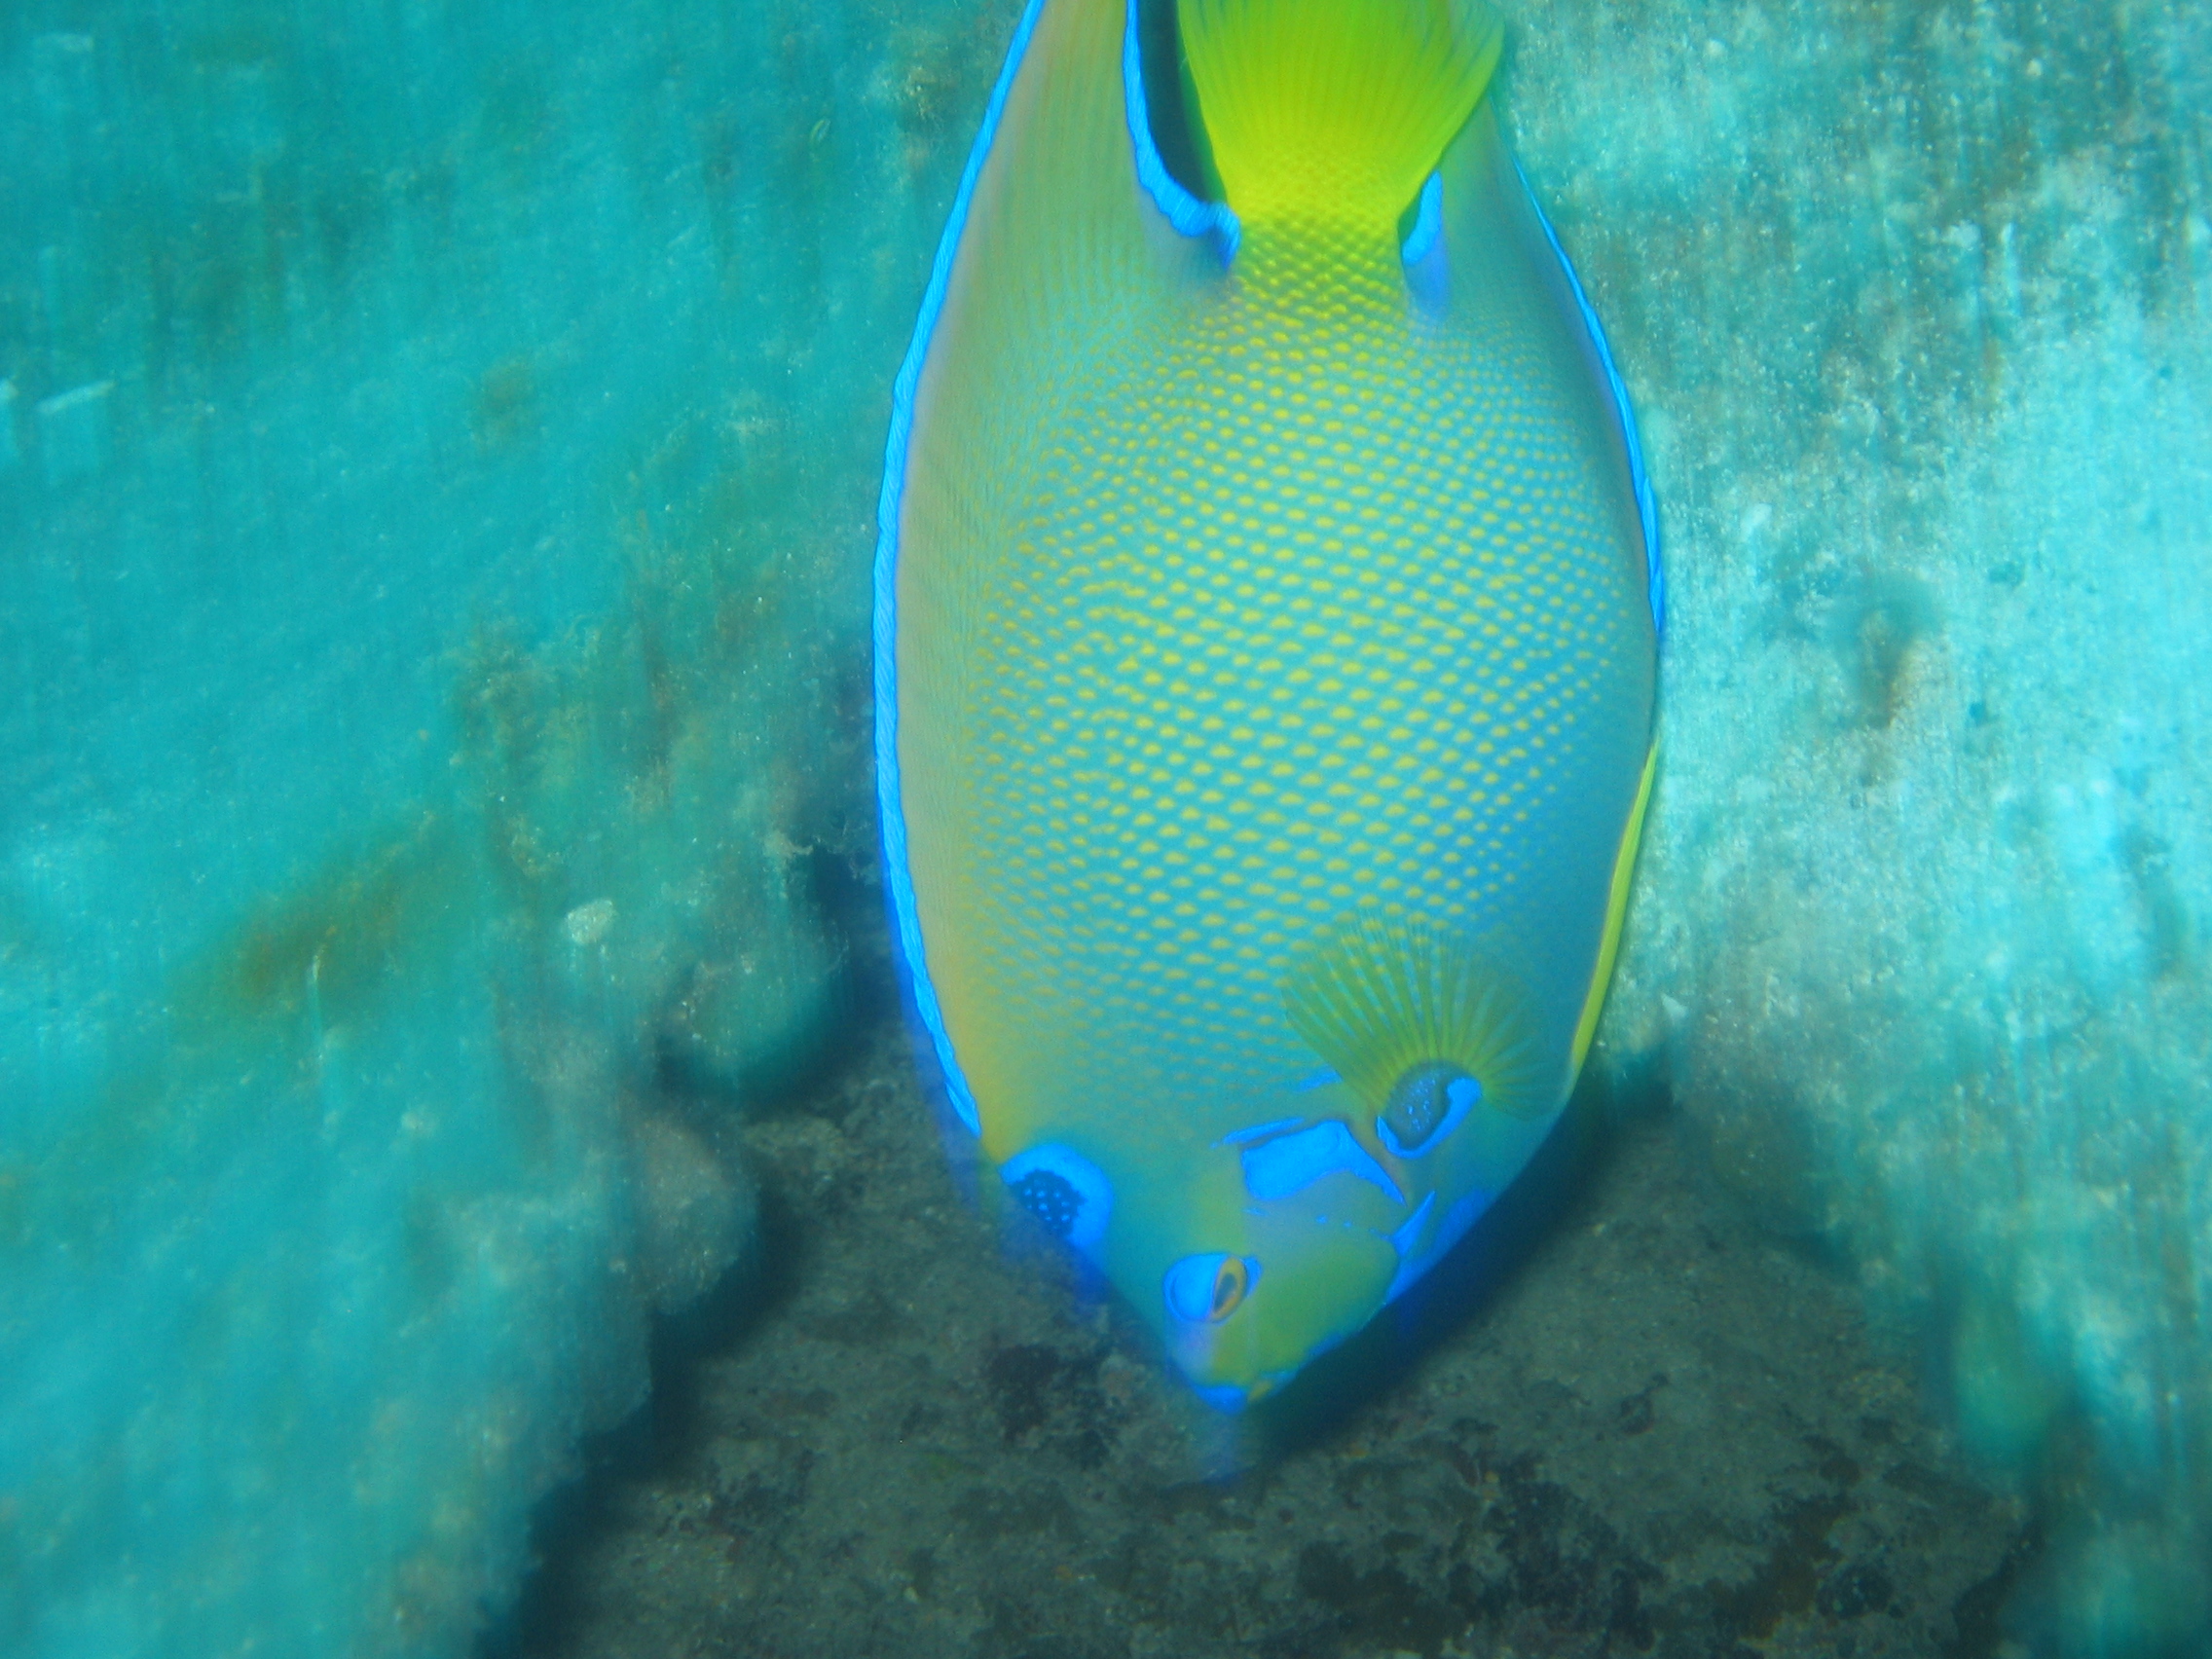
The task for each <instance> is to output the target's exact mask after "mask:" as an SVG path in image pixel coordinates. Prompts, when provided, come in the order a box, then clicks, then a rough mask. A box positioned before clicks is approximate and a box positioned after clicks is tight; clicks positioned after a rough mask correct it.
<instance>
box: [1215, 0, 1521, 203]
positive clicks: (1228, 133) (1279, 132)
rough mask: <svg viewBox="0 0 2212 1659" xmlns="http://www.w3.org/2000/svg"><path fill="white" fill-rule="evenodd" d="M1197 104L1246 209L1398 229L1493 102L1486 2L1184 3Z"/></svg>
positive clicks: (1490, 17) (1491, 28)
mask: <svg viewBox="0 0 2212 1659" xmlns="http://www.w3.org/2000/svg"><path fill="white" fill-rule="evenodd" d="M1177 16H1178V18H1179V21H1180V24H1181V28H1182V35H1183V50H1184V52H1185V54H1186V55H1187V57H1188V59H1189V62H1190V67H1191V80H1192V83H1193V85H1194V87H1195V88H1196V89H1197V92H1198V112H1199V117H1200V119H1201V121H1202V122H1203V123H1204V127H1205V136H1206V139H1207V141H1208V143H1209V144H1210V146H1211V149H1212V155H1213V163H1214V166H1215V168H1216V170H1217V171H1218V172H1219V174H1220V176H1221V185H1222V191H1223V193H1224V194H1225V195H1226V196H1227V197H1228V199H1229V205H1230V206H1231V207H1232V208H1234V209H1235V212H1236V214H1237V216H1238V217H1239V218H1244V219H1254V218H1257V219H1266V218H1270V217H1275V216H1285V215H1288V216H1298V215H1310V216H1317V217H1326V218H1351V219H1361V220H1372V221H1375V222H1378V223H1381V224H1385V225H1386V224H1392V223H1394V222H1395V221H1396V220H1397V217H1398V215H1399V214H1400V213H1402V212H1404V211H1405V209H1406V207H1407V205H1408V204H1409V203H1412V202H1413V200H1414V199H1415V197H1416V196H1417V195H1419V191H1420V187H1421V181H1422V180H1423V179H1425V178H1426V177H1427V176H1428V174H1429V172H1430V171H1431V170H1432V169H1433V168H1434V167H1435V166H1436V164H1437V160H1438V158H1439V157H1441V156H1442V155H1443V154H1444V147H1445V146H1446V145H1447V144H1449V143H1450V142H1451V141H1452V138H1453V135H1454V134H1455V133H1456V132H1457V131H1458V130H1459V129H1460V128H1461V127H1463V126H1464V125H1465V124H1466V120H1467V117H1468V116H1469V115H1471V114H1472V113H1474V108H1475V105H1476V104H1477V103H1479V102H1480V101H1481V100H1482V95H1483V90H1484V88H1485V87H1487V86H1488V85H1489V84H1490V77H1491V72H1492V70H1493V69H1494V68H1495V67H1496V65H1497V57H1498V53H1499V51H1500V50H1501V48H1502V46H1503V44H1504V25H1503V24H1502V23H1501V22H1500V21H1499V19H1498V18H1497V15H1496V14H1495V13H1494V12H1493V11H1492V10H1491V9H1490V7H1489V6H1488V5H1486V4H1484V0H1178V11H1177Z"/></svg>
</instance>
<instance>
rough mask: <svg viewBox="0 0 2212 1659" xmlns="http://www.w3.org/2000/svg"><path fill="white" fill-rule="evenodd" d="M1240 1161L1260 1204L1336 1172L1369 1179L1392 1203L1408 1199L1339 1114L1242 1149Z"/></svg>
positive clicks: (1246, 1182) (1301, 1189)
mask: <svg viewBox="0 0 2212 1659" xmlns="http://www.w3.org/2000/svg"><path fill="white" fill-rule="evenodd" d="M1242 1159H1243V1163H1244V1190H1245V1191H1246V1192H1247V1193H1249V1194H1251V1195H1252V1197H1254V1198H1258V1199H1259V1200H1260V1201H1261V1202H1262V1203H1266V1202H1268V1201H1269V1200H1271V1199H1274V1198H1289V1197H1290V1195H1291V1194H1293V1193H1300V1192H1304V1191H1305V1190H1306V1189H1307V1188H1308V1187H1310V1186H1312V1185H1313V1183H1314V1182H1316V1181H1318V1180H1320V1179H1321V1177H1322V1176H1324V1175H1329V1174H1333V1173H1335V1172H1336V1171H1338V1170H1342V1171H1344V1172H1345V1173H1346V1174H1347V1175H1356V1176H1358V1177H1359V1178H1360V1179H1361V1180H1362V1181H1371V1182H1373V1183H1374V1184H1375V1185H1376V1186H1378V1187H1380V1188H1382V1189H1383V1192H1385V1193H1387V1194H1388V1195H1389V1196H1390V1198H1391V1200H1392V1201H1393V1202H1395V1203H1401V1204H1402V1203H1404V1202H1405V1201H1406V1198H1405V1195H1404V1194H1403V1193H1401V1192H1399V1191H1398V1184H1397V1183H1396V1182H1395V1181H1393V1180H1391V1179H1390V1175H1389V1171H1387V1170H1385V1169H1384V1168H1383V1165H1382V1164H1380V1163H1378V1162H1376V1161H1375V1159H1374V1157H1373V1156H1372V1155H1371V1154H1370V1153H1369V1152H1368V1150H1367V1149H1366V1148H1365V1147H1363V1146H1361V1145H1360V1144H1359V1141H1358V1139H1357V1138H1356V1137H1355V1136H1354V1135H1353V1134H1352V1132H1351V1128H1350V1126H1349V1125H1348V1124H1346V1123H1345V1122H1344V1121H1343V1120H1342V1119H1339V1118H1326V1119H1323V1120H1322V1121H1321V1122H1320V1123H1318V1124H1313V1125H1312V1126H1311V1127H1310V1128H1304V1129H1299V1130H1296V1131H1295V1132H1293V1133H1291V1134H1286V1135H1278V1136H1276V1137H1275V1138H1274V1139H1273V1140H1270V1141H1263V1142H1261V1143H1260V1144H1259V1145H1257V1146H1250V1147H1246V1148H1245V1149H1244V1152H1243V1154H1242Z"/></svg>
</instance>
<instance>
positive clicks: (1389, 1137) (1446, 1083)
mask: <svg viewBox="0 0 2212 1659" xmlns="http://www.w3.org/2000/svg"><path fill="white" fill-rule="evenodd" d="M1420 1069H1421V1070H1422V1071H1426V1072H1431V1073H1432V1075H1429V1076H1426V1077H1421V1076H1418V1075H1417V1076H1415V1077H1410V1078H1407V1079H1405V1080H1403V1081H1401V1082H1400V1083H1399V1085H1398V1088H1400V1089H1403V1088H1409V1087H1412V1088H1440V1089H1441V1090H1442V1092H1443V1095H1444V1102H1445V1109H1444V1111H1443V1112H1442V1113H1433V1112H1424V1113H1422V1114H1421V1115H1420V1116H1422V1117H1424V1118H1431V1119H1433V1121H1432V1122H1431V1123H1430V1124H1429V1128H1428V1131H1427V1133H1425V1134H1419V1135H1416V1136H1415V1137H1414V1139H1413V1140H1411V1141H1408V1142H1405V1143H1403V1144H1401V1143H1400V1141H1399V1139H1398V1131H1397V1130H1396V1129H1395V1128H1393V1127H1391V1125H1390V1113H1389V1112H1388V1111H1385V1112H1384V1113H1383V1115H1382V1116H1381V1117H1379V1118H1377V1119H1376V1120H1375V1135H1376V1138H1377V1139H1378V1140H1380V1141H1382V1143H1383V1145H1384V1146H1385V1147H1387V1148H1389V1149H1390V1155H1391V1156H1392V1157H1393V1158H1422V1157H1425V1156H1427V1155H1428V1154H1429V1153H1431V1152H1433V1151H1435V1150H1436V1148H1437V1147H1439V1146H1441V1145H1442V1144H1443V1143H1444V1137H1445V1136H1447V1135H1449V1134H1450V1133H1451V1132H1452V1131H1453V1130H1454V1129H1456V1128H1457V1127H1458V1126H1459V1124H1461V1123H1462V1122H1463V1121H1464V1120H1465V1118H1466V1116H1467V1114H1468V1113H1469V1112H1472V1111H1473V1110H1474V1109H1475V1103H1476V1102H1477V1101H1479V1100H1481V1099H1482V1097H1483V1086H1482V1085H1481V1084H1480V1083H1477V1082H1476V1081H1475V1080H1474V1079H1473V1078H1471V1077H1468V1076H1467V1075H1465V1074H1464V1073H1461V1074H1460V1075H1459V1076H1457V1077H1453V1076H1451V1075H1450V1074H1449V1072H1447V1071H1446V1070H1445V1069H1444V1068H1442V1067H1436V1068H1428V1067H1423V1068H1420ZM1392 1092H1393V1094H1395V1093H1396V1090H1393V1091H1392ZM1395 1106H1396V1102H1395V1101H1393V1102H1392V1107H1393V1109H1395Z"/></svg>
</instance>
